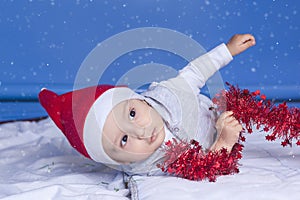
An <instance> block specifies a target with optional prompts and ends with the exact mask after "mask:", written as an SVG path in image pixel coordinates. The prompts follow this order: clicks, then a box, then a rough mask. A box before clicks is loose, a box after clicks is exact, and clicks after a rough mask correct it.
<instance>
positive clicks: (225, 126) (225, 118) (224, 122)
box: [211, 111, 243, 152]
mask: <svg viewBox="0 0 300 200" xmlns="http://www.w3.org/2000/svg"><path fill="white" fill-rule="evenodd" d="M232 114H233V112H232V111H226V112H224V113H222V114H221V116H220V117H219V119H218V120H217V123H216V129H217V132H218V135H219V137H218V139H217V141H216V142H215V144H214V145H213V146H212V148H211V149H212V150H220V149H221V148H223V147H224V148H226V149H227V150H228V151H229V152H230V151H231V149H232V147H233V145H234V144H235V143H236V142H238V139H239V135H240V132H241V131H242V129H243V127H242V125H241V124H240V123H239V121H238V120H236V119H235V118H234V117H233V116H232Z"/></svg>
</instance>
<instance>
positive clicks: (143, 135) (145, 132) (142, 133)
mask: <svg viewBox="0 0 300 200" xmlns="http://www.w3.org/2000/svg"><path fill="white" fill-rule="evenodd" d="M136 137H137V138H138V139H140V140H143V139H147V138H150V137H151V131H150V128H146V127H144V128H138V129H137V130H136Z"/></svg>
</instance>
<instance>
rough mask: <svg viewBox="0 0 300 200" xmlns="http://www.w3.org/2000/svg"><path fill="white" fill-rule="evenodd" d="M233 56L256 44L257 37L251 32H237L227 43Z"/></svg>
mask: <svg viewBox="0 0 300 200" xmlns="http://www.w3.org/2000/svg"><path fill="white" fill-rule="evenodd" d="M226 45H227V48H228V50H229V51H230V53H231V55H232V56H235V55H237V54H239V53H241V52H243V51H245V50H246V49H248V48H249V47H252V46H253V45H255V38H254V36H253V35H251V34H236V35H234V36H232V37H231V38H230V40H229V42H228V43H227V44H226Z"/></svg>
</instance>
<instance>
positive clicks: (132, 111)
mask: <svg viewBox="0 0 300 200" xmlns="http://www.w3.org/2000/svg"><path fill="white" fill-rule="evenodd" d="M134 117H135V110H134V109H132V110H130V112H129V119H130V120H133V119H134Z"/></svg>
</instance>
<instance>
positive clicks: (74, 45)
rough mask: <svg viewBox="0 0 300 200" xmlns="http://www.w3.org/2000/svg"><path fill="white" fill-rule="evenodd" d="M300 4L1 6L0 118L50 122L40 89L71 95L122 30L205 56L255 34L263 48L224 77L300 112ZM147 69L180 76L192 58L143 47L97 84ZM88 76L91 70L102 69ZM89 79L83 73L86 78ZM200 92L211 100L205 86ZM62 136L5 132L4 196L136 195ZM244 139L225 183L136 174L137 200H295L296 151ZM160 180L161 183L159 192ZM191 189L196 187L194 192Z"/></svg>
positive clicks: (90, 1) (7, 2) (14, 128)
mask: <svg viewBox="0 0 300 200" xmlns="http://www.w3.org/2000/svg"><path fill="white" fill-rule="evenodd" d="M299 6H300V1H294V0H285V1H279V0H270V1H258V0H255V1H246V0H200V1H183V0H149V1H140V0H132V1H129V0H128V1H126V0H115V1H109V0H106V1H105V0H103V1H95V0H74V1H58V0H50V1H38V0H28V1H16V0H4V1H1V2H0V9H1V12H0V25H1V29H0V33H1V37H0V52H1V53H0V68H1V70H0V94H1V95H0V113H1V115H0V121H6V120H16V119H28V118H35V117H40V116H45V115H46V113H45V112H44V111H43V110H42V109H41V107H40V106H39V104H38V102H37V94H38V92H39V91H40V89H41V88H43V87H47V88H49V89H53V90H55V91H57V92H58V93H63V92H65V91H69V90H70V89H72V87H73V82H74V80H75V78H76V75H77V72H78V69H79V67H80V65H81V63H82V62H83V60H84V59H85V58H86V56H87V55H88V54H89V52H90V51H91V50H92V49H93V48H94V47H96V46H97V45H99V44H101V42H102V41H104V40H106V39H107V38H109V37H111V36H113V35H115V34H117V33H120V32H122V31H126V30H130V29H134V28H139V27H164V28H168V29H172V30H176V31H178V32H181V33H183V34H186V35H187V36H188V37H190V38H192V39H194V40H196V41H197V42H199V43H200V44H201V45H202V46H203V47H204V48H205V49H207V50H209V49H211V48H213V47H215V46H216V45H217V44H219V43H221V42H226V41H227V40H228V39H229V38H230V36H231V35H232V34H234V33H246V32H249V33H252V34H253V35H254V36H255V37H256V40H257V44H256V46H255V47H253V48H251V49H250V50H248V51H246V52H245V53H243V54H241V55H239V56H237V57H236V58H235V59H234V61H233V62H232V63H231V64H230V65H229V66H227V67H225V68H224V69H222V70H221V75H222V79H223V80H224V82H225V81H228V82H230V83H232V84H234V85H236V84H237V85H239V86H240V87H241V88H248V89H250V90H254V91H255V90H257V89H259V90H260V91H261V92H262V93H264V94H266V96H267V97H268V98H270V100H271V101H275V100H277V101H283V100H284V101H287V103H288V105H289V106H297V107H299V101H300V79H299V74H300V60H299V52H300V51H299V50H300V38H299V35H300V30H299V28H300V27H299V26H300V24H299ZM166 39H167V38H166ZM100 56H101V55H100ZM148 63H160V64H164V65H167V66H171V67H173V68H174V69H177V70H178V69H180V68H182V67H183V66H185V65H186V64H187V61H186V60H184V59H183V58H181V57H179V56H178V55H176V54H174V53H173V52H165V51H159V50H157V49H140V50H136V51H134V52H129V53H126V54H124V55H120V57H118V58H117V59H116V60H114V61H113V62H112V63H111V64H110V66H109V68H108V69H107V70H106V71H105V74H104V76H103V77H101V79H100V82H103V83H104V82H105V83H109V84H115V83H117V82H118V81H119V79H120V77H121V76H122V75H123V74H124V73H126V72H127V71H128V70H130V69H132V68H134V67H135V66H139V65H143V64H148ZM89 70H90V71H91V72H93V71H94V70H96V66H90V68H89ZM161 77H163V75H160V76H157V77H153V80H156V79H158V78H161ZM90 80H91V77H86V81H87V82H88V81H90ZM203 92H204V93H205V94H207V90H203ZM275 103H277V102H275ZM56 131H57V130H56V129H54V126H53V124H52V122H50V121H49V120H46V121H42V122H40V123H38V124H35V123H29V122H28V123H27V122H18V123H8V124H4V125H1V126H0V138H1V142H0V153H1V158H3V159H0V163H1V164H0V169H1V170H0V171H1V172H2V173H0V177H1V178H0V180H1V184H2V186H1V187H0V191H1V192H0V198H5V197H8V196H10V195H11V196H10V197H11V198H13V199H28V198H32V196H34V195H36V197H39V198H40V196H41V195H49V198H51V197H53V199H55V198H58V197H60V195H65V196H71V198H72V197H74V198H75V197H76V198H77V197H78V198H79V196H81V197H82V199H88V198H90V197H91V196H90V195H91V194H92V195H94V196H95V198H101V197H103V196H101V195H103V194H107V195H111V198H116V199H127V197H126V196H127V195H128V192H129V191H128V190H127V189H125V188H122V187H121V186H120V185H118V184H119V182H118V181H120V180H123V179H122V178H123V177H122V176H119V175H118V174H117V173H114V174H111V173H110V172H107V171H106V172H107V174H105V177H101V175H103V174H101V172H102V170H103V169H102V166H95V165H94V163H87V161H85V160H82V158H81V157H78V155H77V154H75V153H74V152H72V150H71V149H68V148H67V147H68V145H65V141H64V140H63V139H62V138H61V137H59V134H58V133H57V134H53V133H55V132H56ZM28 135H29V136H30V137H28ZM247 141H249V144H248V145H246V148H245V151H244V154H243V155H245V156H244V158H243V159H242V161H241V164H242V166H241V168H240V169H241V172H240V173H239V174H238V175H237V176H228V177H226V178H223V177H222V178H220V179H219V180H218V183H217V184H214V185H212V184H207V183H205V182H204V183H197V184H196V183H194V182H192V181H191V182H188V181H185V180H181V179H177V178H172V177H168V178H167V179H166V180H167V181H165V180H164V181H162V179H161V177H155V178H153V177H150V178H149V177H144V179H143V181H140V179H139V177H134V178H135V179H136V180H139V181H136V182H138V183H139V184H138V185H137V189H138V191H140V193H139V196H140V198H142V199H147V198H148V199H160V197H162V195H161V194H162V193H163V194H167V195H168V198H172V199H176V197H182V196H184V195H190V196H188V197H191V196H192V195H195V196H196V198H197V199H199V196H201V197H202V198H204V199H211V198H212V196H210V195H215V196H214V197H215V198H217V199H220V198H223V199H224V198H230V199H242V198H243V199H245V198H246V197H249V198H250V199H265V198H260V197H261V196H259V195H260V194H263V195H265V196H266V195H267V196H268V197H269V199H276V198H277V199H286V198H287V196H288V198H289V199H298V197H299V190H298V189H299V184H298V182H299V181H298V180H299V178H300V175H299V174H300V173H299V162H298V161H299V155H300V154H299V148H298V149H297V148H292V149H291V148H284V150H283V149H282V148H281V147H278V146H279V145H274V144H273V143H272V144H269V143H268V144H266V142H265V141H264V139H263V137H262V138H260V137H259V134H256V135H255V136H253V137H252V139H251V137H249V139H247ZM66 156H67V157H68V158H70V159H69V160H68V159H66ZM16 163H18V165H16ZM82 163H85V164H82ZM81 164H82V165H81ZM99 168H100V172H99ZM97 170H98V171H97ZM104 170H106V169H104ZM3 172H4V173H3ZM99 174H101V175H99ZM103 176H104V175H103ZM11 177H13V179H11ZM118 177H119V178H120V179H118ZM266 177H267V178H266ZM62 179H63V182H64V183H65V184H62V181H61V180H62ZM102 179H103V180H102ZM113 179H114V180H115V181H112V180H113ZM160 181H162V182H160ZM29 182H30V184H28V183H29ZM158 182H160V183H161V184H160V187H159V188H157V187H154V186H156V185H157V183H158ZM246 182H247V184H245V183H246ZM25 183H26V184H25ZM174 183H179V184H180V186H184V191H182V190H180V189H178V188H177V189H176V190H174V188H176V187H177V186H178V185H176V184H175V185H174ZM149 185H153V187H149ZM253 185H255V187H252V186H253ZM174 186H175V187H174ZM194 188H199V190H194ZM236 188H237V189H236ZM188 189H193V190H190V191H189V193H188V194H187V192H186V191H187V190H188ZM53 191H56V192H53ZM95 191H96V192H95ZM150 194H151V195H150ZM26 195H27V196H26ZM51 195H52V196H51ZM153 195H154V196H153ZM155 195H160V196H159V197H158V196H155ZM170 195H173V197H171V196H170ZM94 196H93V197H94ZM265 196H264V197H265ZM93 197H92V198H93ZM8 198H9V197H8Z"/></svg>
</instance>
